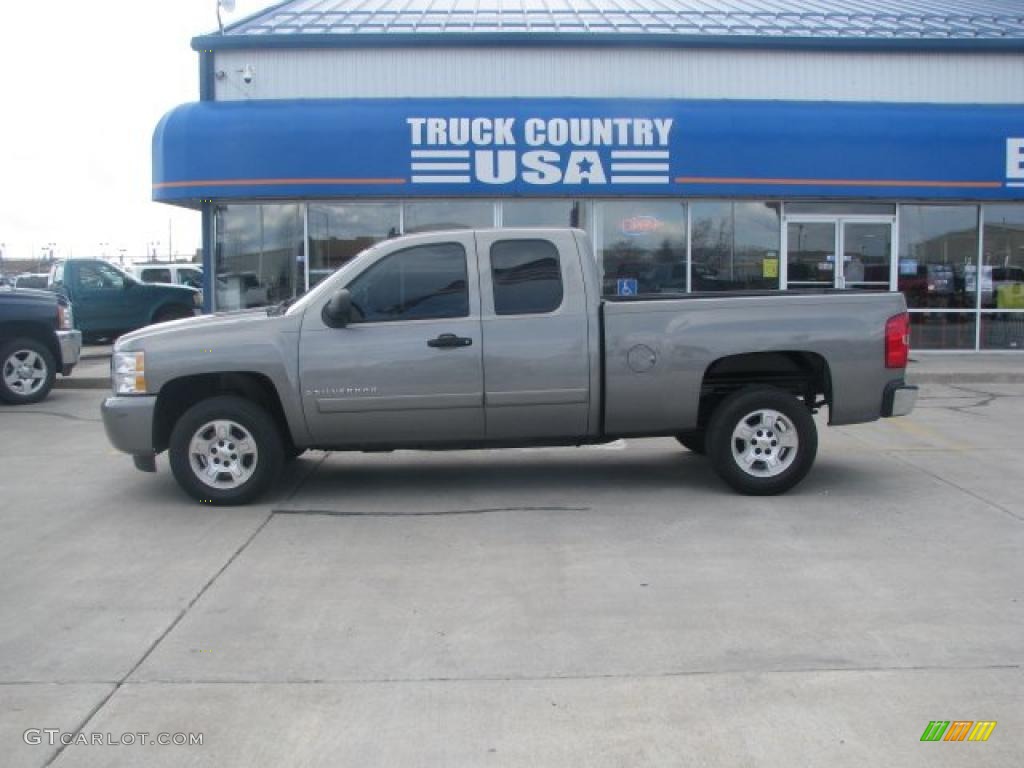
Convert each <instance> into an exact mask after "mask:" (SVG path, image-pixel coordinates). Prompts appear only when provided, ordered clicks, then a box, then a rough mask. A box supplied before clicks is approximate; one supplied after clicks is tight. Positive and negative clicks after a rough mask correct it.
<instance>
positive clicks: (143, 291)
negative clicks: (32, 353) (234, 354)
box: [49, 259, 202, 340]
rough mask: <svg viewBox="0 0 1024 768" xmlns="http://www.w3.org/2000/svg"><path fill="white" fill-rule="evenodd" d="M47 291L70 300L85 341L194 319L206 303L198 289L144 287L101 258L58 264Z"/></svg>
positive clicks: (173, 286)
mask: <svg viewBox="0 0 1024 768" xmlns="http://www.w3.org/2000/svg"><path fill="white" fill-rule="evenodd" d="M49 289H50V290H51V291H54V292H56V293H59V294H61V295H63V296H66V297H67V298H68V299H70V300H71V302H72V304H73V305H74V307H75V327H76V328H78V330H80V331H81V332H82V335H83V336H84V337H85V338H86V340H95V339H99V338H114V337H117V336H120V335H121V334H122V333H127V332H128V331H134V330H136V329H138V328H142V327H144V326H147V325H150V324H152V323H163V322H166V321H168V320H180V319H182V318H186V317H192V316H193V315H197V314H199V313H200V309H201V305H202V295H201V294H200V292H199V291H197V290H196V289H194V288H187V287H185V286H181V285H161V284H154V283H142V282H139V281H138V280H136V279H135V278H134V277H132V276H131V275H129V274H127V273H126V272H124V271H122V270H121V269H119V268H118V267H116V266H114V265H113V264H111V263H110V262H108V261H103V260H102V259H69V260H68V261H62V262H58V263H57V264H55V265H54V267H53V269H52V270H50V282H49Z"/></svg>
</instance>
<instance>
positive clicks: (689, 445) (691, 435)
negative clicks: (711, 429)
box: [676, 429, 707, 456]
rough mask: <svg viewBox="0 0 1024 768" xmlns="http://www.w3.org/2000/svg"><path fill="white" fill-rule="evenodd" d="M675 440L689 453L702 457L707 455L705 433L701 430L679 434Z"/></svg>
mask: <svg viewBox="0 0 1024 768" xmlns="http://www.w3.org/2000/svg"><path fill="white" fill-rule="evenodd" d="M676 440H678V441H679V444H680V445H681V446H683V448H685V449H686V450H688V451H689V452H690V453H696V454H697V455H698V456H703V455H704V454H705V453H707V433H706V432H705V431H704V430H703V429H696V430H694V431H692V432H680V433H679V434H678V435H676Z"/></svg>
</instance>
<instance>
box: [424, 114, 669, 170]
mask: <svg viewBox="0 0 1024 768" xmlns="http://www.w3.org/2000/svg"><path fill="white" fill-rule="evenodd" d="M673 122H674V120H673V119H672V118H670V117H662V118H644V117H607V118H602V117H595V118H576V117H573V118H562V117H554V118H540V117H527V118H525V119H519V118H515V117H473V118H470V117H410V118H407V119H406V124H407V125H408V126H409V141H410V144H411V147H412V149H411V156H410V160H411V171H412V173H411V178H410V180H411V182H412V183H413V184H470V183H472V182H479V183H482V184H511V183H514V182H516V181H521V182H523V183H525V184H531V185H538V186H547V185H552V184H594V185H603V184H668V183H669V167H670V162H671V154H670V152H671V150H670V148H669V147H670V145H669V141H670V138H671V134H672V124H673Z"/></svg>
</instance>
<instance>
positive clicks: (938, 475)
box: [0, 382, 1024, 768]
mask: <svg viewBox="0 0 1024 768" xmlns="http://www.w3.org/2000/svg"><path fill="white" fill-rule="evenodd" d="M104 394H105V393H104V392H101V391H95V390H93V391H89V390H69V389H58V390H55V391H54V393H53V394H52V396H51V397H50V399H49V400H47V401H46V402H45V403H43V404H41V405H38V406H32V407H23V408H2V409H0V525H2V528H0V530H2V535H0V583H2V584H3V587H2V590H0V755H3V757H2V758H0V762H2V764H3V765H6V766H44V765H49V764H53V765H56V766H60V767H61V768H65V767H71V766H120V765H146V766H164V765H167V766H171V765H175V766H177V765H211V766H281V765H303V766H339V765H345V766H349V765H351V766H360V767H361V768H363V767H365V766H408V765H422V766H437V765H445V766H530V767H531V768H532V767H534V766H559V768H563V767H564V766H575V765H587V766H629V767H630V768H632V767H633V766H666V765H690V766H755V765H756V766H785V767H786V768H789V767H790V766H797V765H815V766H865V765H892V766H897V765H898V766H915V765H920V766H925V765H927V766H959V765H965V766H966V765H971V766H974V765H986V766H1004V765H1005V766H1019V765H1020V763H1021V756H1022V755H1024V672H1022V666H1021V665H1022V663H1024V557H1022V553H1024V503H1022V499H1024V472H1021V456H1022V450H1021V446H1022V445H1024V437H1022V430H1024V427H1022V425H1024V385H1022V384H1013V383H1001V384H995V383H992V384H985V383H978V382H972V383H968V384H963V385H939V384H931V385H928V386H927V388H926V390H925V398H924V400H923V401H922V402H921V404H920V407H919V410H918V411H917V412H916V413H915V415H914V416H913V417H912V418H910V419H902V420H890V421H886V422H880V423H877V424H872V425H865V426H859V427H851V428H840V429H828V430H823V431H822V444H821V450H820V454H819V458H818V463H817V466H816V468H815V470H814V471H813V472H812V474H811V476H810V477H809V478H808V479H807V480H806V481H805V482H804V483H803V484H802V485H801V486H800V487H799V488H798V489H796V491H794V492H793V493H791V494H789V495H788V496H784V497H778V498H768V499H757V498H744V497H739V496H735V495H732V494H731V493H729V492H727V491H726V490H725V489H724V487H723V486H722V485H721V484H720V483H719V482H718V481H717V479H716V478H715V477H714V476H713V475H712V474H711V473H710V470H709V468H708V467H707V465H706V463H705V461H704V460H703V459H701V458H699V457H696V456H694V455H692V454H689V453H687V452H686V451H685V450H683V449H681V448H680V447H679V446H678V445H677V444H676V443H675V442H674V441H671V440H637V441H632V440H631V441H628V442H624V443H617V444H612V445H610V446H603V447H597V448H585V449H536V450H513V451H504V452H453V453H444V454H423V453H413V452H397V453H394V454H390V455H389V454H368V455H363V454H330V455H328V454H324V453H311V454H308V455H307V456H305V457H303V458H302V459H300V460H299V461H297V462H296V463H295V464H294V465H293V466H292V467H290V469H289V471H288V473H287V476H286V477H285V478H284V481H283V482H282V484H281V487H280V489H279V491H278V492H277V494H276V495H275V496H274V497H273V498H269V499H267V500H266V502H265V503H263V504H260V505H258V506H254V507H250V508H244V509H217V508H208V507H203V506H200V505H197V504H195V503H193V502H191V501H189V500H187V499H186V498H185V497H184V495H183V494H182V493H180V492H179V491H178V489H177V487H176V485H175V484H174V482H173V479H172V478H171V476H170V473H169V471H168V469H167V465H166V461H165V459H164V458H163V457H161V459H160V461H159V465H160V472H159V474H157V475H155V476H154V475H146V474H142V473H139V472H136V471H135V470H134V469H133V468H132V466H131V462H130V461H129V460H128V459H127V457H124V456H121V455H118V454H116V453H114V452H113V451H112V450H111V449H110V448H109V446H108V445H107V442H106V440H105V438H104V435H103V429H102V425H101V424H100V421H99V414H98V405H99V402H100V400H101V398H102V397H103V396H104ZM931 720H994V721H998V726H997V727H996V728H995V730H994V732H993V733H992V736H991V738H990V739H989V740H988V741H987V742H985V743H968V742H964V743H943V742H940V743H922V742H920V741H919V739H920V737H921V735H922V732H923V731H924V729H925V727H926V726H927V724H928V723H929V721H931ZM26 729H60V730H61V731H63V732H67V733H76V732H77V731H79V730H81V731H82V732H83V733H84V734H85V735H86V736H90V735H91V734H103V735H104V738H105V739H106V738H107V737H106V734H111V735H112V737H113V738H120V737H121V736H122V735H123V734H126V733H137V732H147V733H149V734H153V735H155V734H157V733H160V732H166V733H201V734H202V735H203V743H202V745H201V746H199V745H192V746H175V745H167V746H160V745H149V744H148V743H147V744H142V745H139V744H133V745H123V744H121V745H105V746H100V745H82V744H72V745H71V746H68V747H66V748H59V747H57V746H49V745H48V744H47V743H46V741H45V736H44V741H43V743H42V744H38V745H37V744H26V743H25V739H24V737H23V734H24V732H25V731H26Z"/></svg>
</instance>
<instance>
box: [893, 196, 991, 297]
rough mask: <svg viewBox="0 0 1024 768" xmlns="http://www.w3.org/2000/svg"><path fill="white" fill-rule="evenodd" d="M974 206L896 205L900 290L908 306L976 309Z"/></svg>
mask: <svg viewBox="0 0 1024 768" xmlns="http://www.w3.org/2000/svg"><path fill="white" fill-rule="evenodd" d="M977 261H978V207H977V206H975V205H902V206H900V256H899V266H898V272H899V289H900V291H902V292H903V294H904V295H905V296H906V298H907V305H908V306H910V307H912V308H932V307H934V308H943V309H946V308H950V307H954V308H959V307H964V308H974V306H975V301H976V295H977V284H978V279H977V277H978V276H977V271H978V270H977Z"/></svg>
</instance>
